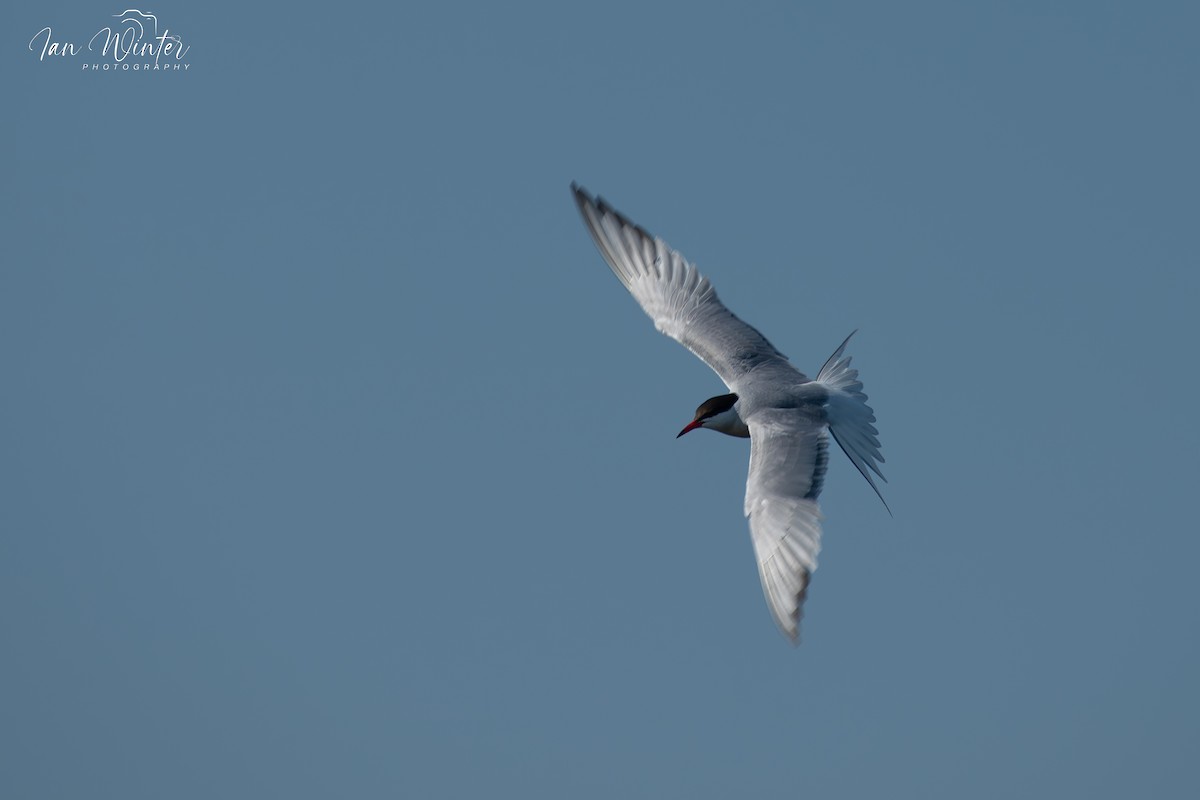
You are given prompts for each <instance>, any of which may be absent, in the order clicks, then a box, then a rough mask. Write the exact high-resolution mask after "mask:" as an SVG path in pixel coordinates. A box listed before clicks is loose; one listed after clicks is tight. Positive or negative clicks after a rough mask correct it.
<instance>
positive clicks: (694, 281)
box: [571, 184, 803, 389]
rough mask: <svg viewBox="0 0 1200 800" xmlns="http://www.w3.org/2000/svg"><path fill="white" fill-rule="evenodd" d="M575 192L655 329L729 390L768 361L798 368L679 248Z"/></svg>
mask: <svg viewBox="0 0 1200 800" xmlns="http://www.w3.org/2000/svg"><path fill="white" fill-rule="evenodd" d="M571 191H572V192H573V193H574V195H575V202H576V204H577V205H578V206H579V213H580V214H582V215H583V221H584V223H585V224H586V225H587V228H588V230H589V231H590V232H591V234H592V238H593V239H595V241H596V246H597V247H598V248H600V253H601V255H603V256H604V260H605V261H607V262H608V265H609V266H610V267H612V271H613V272H614V273H615V274H616V276H617V277H618V278H620V279H621V283H623V284H625V288H626V289H628V290H629V293H630V294H632V295H633V298H634V299H635V300H637V301H638V304H639V305H641V307H642V309H643V310H644V311H645V312H646V313H647V314H648V315H649V316H650V319H652V320H654V327H656V328H658V330H659V331H661V332H662V333H665V334H666V335H667V336H670V337H671V338H672V339H674V340H675V341H677V342H679V343H680V344H682V345H683V346H684V347H686V348H687V349H689V350H691V351H692V352H693V353H695V354H696V355H697V356H699V357H700V359H701V360H702V361H704V363H705V364H708V365H709V366H710V367H712V369H713V371H714V372H716V373H717V375H719V376H720V377H721V380H723V381H724V382H725V385H726V386H728V387H729V388H730V389H734V388H735V387H734V384H735V383H737V381H738V379H739V378H741V377H742V376H743V375H745V374H746V373H747V372H749V371H750V370H751V369H752V368H754V367H758V366H761V365H763V364H766V363H775V364H779V365H786V367H787V369H788V370H789V371H790V370H794V367H792V366H791V365H790V364H788V363H787V358H786V357H785V356H784V355H783V354H782V353H780V352H779V351H778V350H776V349H775V348H774V347H773V346H772V345H771V343H770V342H768V341H767V339H766V337H764V336H763V335H762V334H761V333H759V332H758V331H756V330H755V329H754V328H752V327H750V326H749V325H747V324H746V323H744V322H742V321H741V320H740V319H738V318H737V317H735V316H734V315H733V313H732V312H730V311H729V309H727V308H726V307H725V306H724V305H723V304H722V303H721V301H720V300H718V299H717V293H716V291H715V290H714V289H713V287H712V284H710V283H709V282H708V279H707V278H705V277H704V276H703V275H701V274H700V273H699V272H698V271H697V270H696V268H695V267H694V266H692V265H691V264H689V263H688V262H687V259H685V258H684V257H683V255H682V254H681V253H680V252H679V251H678V250H672V249H671V247H670V246H669V245H668V244H667V243H666V242H664V241H663V240H662V239H659V238H657V237H654V236H651V235H650V234H649V233H647V232H646V231H645V230H644V229H643V228H641V227H639V226H637V225H635V224H634V223H632V222H630V221H629V220H628V219H626V218H625V217H624V216H622V215H621V214H620V213H618V212H617V211H616V210H614V209H613V208H612V207H611V206H609V205H608V204H607V203H605V202H604V201H603V200H602V199H600V198H594V199H593V198H592V197H591V196H590V195H589V194H588V193H587V192H586V191H584V190H583V189H582V188H580V187H579V186H577V185H576V184H571ZM800 379H801V380H803V376H800Z"/></svg>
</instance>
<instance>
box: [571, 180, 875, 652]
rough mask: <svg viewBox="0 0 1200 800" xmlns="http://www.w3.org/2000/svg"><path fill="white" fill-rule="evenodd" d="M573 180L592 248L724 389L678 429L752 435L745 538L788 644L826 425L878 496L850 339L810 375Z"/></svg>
mask: <svg viewBox="0 0 1200 800" xmlns="http://www.w3.org/2000/svg"><path fill="white" fill-rule="evenodd" d="M571 189H572V192H573V193H574V195H575V201H576V204H577V205H578V206H579V212H580V214H582V216H583V220H584V223H585V224H586V225H587V228H588V230H589V231H590V232H591V234H592V238H593V239H594V240H595V242H596V246H597V247H598V248H599V249H600V253H601V254H602V255H603V256H604V258H605V260H606V261H607V262H608V264H609V266H610V267H611V268H612V270H613V272H614V273H615V274H616V276H617V277H618V278H619V279H620V280H621V282H622V283H623V284H624V285H625V288H627V289H628V290H629V292H630V293H631V294H632V295H633V296H634V299H636V300H637V301H638V303H639V304H640V305H641V306H642V309H643V310H644V311H645V312H646V313H647V314H648V315H649V316H650V318H651V319H652V320H654V324H655V327H657V328H658V330H659V331H661V332H662V333H664V334H666V335H667V336H670V337H671V338H673V339H675V340H676V341H678V342H680V343H681V344H683V345H684V346H685V347H687V348H688V349H689V350H691V351H692V352H693V353H695V354H696V355H697V356H698V357H699V358H700V359H701V360H703V361H704V362H705V363H706V364H708V365H709V366H710V367H712V369H713V370H714V371H715V372H716V373H717V375H718V376H720V378H721V379H722V380H723V381H724V382H725V385H726V386H728V387H729V393H728V394H724V395H718V396H716V397H712V398H710V399H708V400H706V401H705V402H704V403H702V404H701V405H700V407H699V408H698V409H696V414H695V417H694V419H693V420H692V422H691V423H689V424H688V426H687V427H685V428H684V429H683V430H682V431H680V433H679V435H680V436H682V435H683V434H685V433H687V432H689V431H691V430H695V429H696V428H709V429H711V430H716V431H719V432H721V433H725V434H728V435H730V436H739V437H748V438H749V439H750V474H749V477H748V478H747V481H746V505H745V512H746V516H747V518H748V519H749V521H750V536H751V540H752V542H753V544H754V551H755V555H756V556H757V559H758V567H759V576H760V578H761V579H762V585H763V593H764V595H765V596H766V599H767V604H768V605H769V606H770V608H771V612H772V614H773V615H774V617H775V621H776V623H778V625H779V628H780V630H782V631H783V633H784V634H785V635H787V636H788V638H790V639H791V640H792V641H793V642H795V641H797V639H798V635H799V620H800V612H801V607H802V605H803V603H804V598H805V593H806V592H807V589H808V581H809V577H810V575H811V574H812V571H813V570H814V569H816V566H817V559H816V557H817V552H818V551H819V550H820V543H821V512H820V509H819V508H818V506H817V497H818V496H819V495H820V492H821V487H822V484H823V482H824V478H825V470H826V466H827V464H828V434H829V433H832V434H833V437H834V439H835V440H836V441H837V442H838V444H839V445H840V446H841V447H842V449H843V450H844V451H845V453H846V455H847V456H849V458H850V460H851V461H852V462H853V463H854V465H855V466H856V467H857V468H858V470H859V472H861V473H862V474H863V476H864V477H865V478H866V479H867V481H868V482H870V484H871V487H872V488H873V489H875V491H876V493H877V494H878V492H879V489H878V487H877V486H876V485H875V481H874V480H873V479H872V478H871V472H874V473H875V474H876V475H878V476H879V477H880V478H881V479H882V478H883V474H882V473H881V472H880V471H879V467H878V464H879V463H882V462H883V457H882V456H881V455H880V453H879V440H878V439H877V438H876V437H877V434H878V431H876V430H875V427H874V425H873V423H874V421H875V415H874V413H873V412H872V410H871V408H870V406H868V405H867V404H866V400H867V397H866V395H865V394H863V392H862V384H861V383H860V382H859V380H858V371H857V370H855V369H852V368H851V367H850V358H849V357H847V356H843V355H842V353H843V351H844V349H845V347H846V342H842V345H841V347H839V348H838V349H837V350H836V351H835V352H834V354H833V355H832V356H830V357H829V360H828V361H826V362H825V365H824V366H823V367H822V368H821V370H820V372H818V374H817V377H816V378H815V379H811V380H810V379H809V378H808V377H807V376H805V375H804V373H802V372H800V371H799V370H798V369H796V368H795V367H793V366H792V365H791V364H790V363H788V360H787V358H786V357H785V356H784V355H783V354H782V353H780V352H779V351H778V350H776V349H775V348H774V347H773V346H772V345H771V343H770V342H768V341H767V339H766V337H764V336H763V335H762V334H761V333H759V332H758V331H757V330H755V329H754V328H752V327H751V326H749V325H747V324H746V323H744V322H742V321H741V320H740V319H738V318H737V317H736V316H734V315H733V314H732V313H731V312H730V311H729V310H728V309H727V308H726V307H725V306H724V305H723V304H722V303H721V301H720V300H719V299H717V294H716V292H715V291H714V290H713V288H712V285H711V284H710V283H709V282H708V279H707V278H704V277H703V276H701V275H700V273H699V272H697V271H696V269H695V267H693V266H692V265H691V264H689V263H688V262H687V260H686V259H685V258H684V257H683V255H682V254H681V253H679V252H678V251H676V250H673V249H671V248H670V246H668V245H667V244H666V242H664V241H663V240H662V239H658V238H656V237H654V236H651V235H650V234H649V233H647V232H646V231H645V230H644V229H642V228H640V227H638V226H637V225H635V224H633V223H632V222H630V221H629V220H628V219H626V218H625V217H623V216H622V215H621V214H619V213H617V212H616V211H615V210H613V209H612V208H611V207H610V206H608V205H607V204H606V203H605V202H604V201H603V200H600V199H599V198H596V199H593V198H592V197H591V196H590V195H588V194H587V192H585V191H584V190H583V189H581V188H579V187H578V186H575V185H572V187H571ZM852 335H853V334H852ZM847 341H849V337H847ZM880 499H881V500H882V499H883V498H882V495H880ZM885 505H886V504H885Z"/></svg>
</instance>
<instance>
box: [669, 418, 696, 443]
mask: <svg viewBox="0 0 1200 800" xmlns="http://www.w3.org/2000/svg"><path fill="white" fill-rule="evenodd" d="M701 422H703V420H699V419H697V420H692V421H691V422H689V423H688V424H687V427H686V428H684V429H683V430H681V431H680V432H679V436H683V435H684V434H685V433H687V432H688V431H694V430H696V428H699V427H700V423H701ZM679 436H676V437H675V438H676V439H678V438H679Z"/></svg>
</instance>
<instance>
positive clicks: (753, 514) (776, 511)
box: [746, 409, 829, 644]
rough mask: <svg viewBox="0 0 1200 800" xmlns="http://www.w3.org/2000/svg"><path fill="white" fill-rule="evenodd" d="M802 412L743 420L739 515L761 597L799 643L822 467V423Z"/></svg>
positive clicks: (817, 527) (825, 450) (825, 455)
mask: <svg viewBox="0 0 1200 800" xmlns="http://www.w3.org/2000/svg"><path fill="white" fill-rule="evenodd" d="M814 413H815V412H814V411H812V410H805V409H770V410H765V411H761V412H759V413H757V414H755V415H754V417H753V418H752V419H751V420H749V423H748V424H749V427H750V475H749V477H748V478H747V479H746V516H747V517H748V518H749V520H750V538H751V540H752V541H753V543H754V555H755V558H756V559H757V560H758V573H759V577H760V578H761V579H762V586H763V594H764V595H765V596H766V598H767V605H768V606H770V608H771V614H772V615H773V616H774V617H775V622H776V623H777V624H778V625H779V629H780V630H781V631H783V633H784V635H786V636H787V637H788V638H789V639H791V640H792V642H793V644H794V643H796V642H797V641H798V640H799V627H800V614H801V607H802V606H803V604H804V597H805V594H806V592H807V591H808V579H809V576H810V575H811V574H812V572H813V570H815V569H816V568H817V553H818V552H819V551H820V549H821V510H820V508H819V507H818V506H817V496H818V495H820V493H821V486H822V484H823V483H824V480H825V468H826V465H827V464H828V461H829V447H828V436H827V434H826V426H825V422H824V420H823V419H821V418H819V417H818V416H815V415H814Z"/></svg>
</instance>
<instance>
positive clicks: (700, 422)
mask: <svg viewBox="0 0 1200 800" xmlns="http://www.w3.org/2000/svg"><path fill="white" fill-rule="evenodd" d="M737 401H738V396H737V395H736V394H720V395H717V396H716V397H710V398H708V399H707V400H705V401H704V402H703V403H701V404H700V407H699V408H697V409H696V416H695V418H694V419H693V420H692V421H691V422H689V423H688V424H687V426H686V427H684V429H683V430H681V431H680V432H679V436H683V435H684V434H685V433H687V432H688V431H694V430H696V428H709V429H711V430H714V431H720V432H721V433H727V434H729V435H730V436H741V437H747V436H749V435H750V431H749V429H748V428H747V427H746V423H745V422H743V421H742V418H741V416H739V415H738V412H737V408H736V407H735V406H736V405H737ZM679 436H676V437H675V438H676V439H678V438H679Z"/></svg>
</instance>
